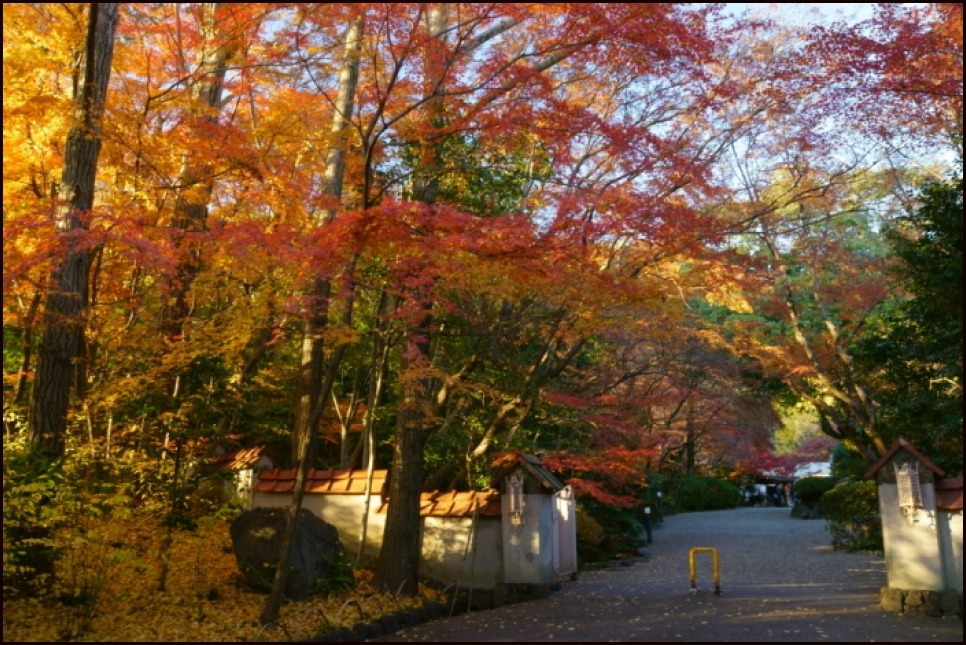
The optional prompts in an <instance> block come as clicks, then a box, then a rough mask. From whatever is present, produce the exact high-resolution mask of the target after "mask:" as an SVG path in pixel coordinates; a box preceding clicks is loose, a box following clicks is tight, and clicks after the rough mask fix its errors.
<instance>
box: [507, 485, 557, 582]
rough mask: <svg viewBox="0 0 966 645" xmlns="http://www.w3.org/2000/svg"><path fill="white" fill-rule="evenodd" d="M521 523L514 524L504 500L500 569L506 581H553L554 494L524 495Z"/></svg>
mask: <svg viewBox="0 0 966 645" xmlns="http://www.w3.org/2000/svg"><path fill="white" fill-rule="evenodd" d="M523 497H524V503H525V506H524V513H523V522H520V523H515V522H514V521H513V520H512V518H511V517H510V513H509V511H508V510H507V508H506V506H505V504H506V503H507V500H508V499H509V496H508V495H506V496H504V499H503V503H504V508H503V521H502V524H503V571H504V574H503V575H504V581H505V582H508V583H527V584H553V583H554V582H555V580H556V574H555V572H554V566H553V535H552V532H553V497H551V496H550V495H524V496H523Z"/></svg>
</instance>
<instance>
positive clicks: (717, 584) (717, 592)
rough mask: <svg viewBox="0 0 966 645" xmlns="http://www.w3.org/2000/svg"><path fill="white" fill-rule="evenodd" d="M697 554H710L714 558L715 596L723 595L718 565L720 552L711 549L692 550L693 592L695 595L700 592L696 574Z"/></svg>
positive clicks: (697, 548)
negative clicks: (695, 557) (695, 560)
mask: <svg viewBox="0 0 966 645" xmlns="http://www.w3.org/2000/svg"><path fill="white" fill-rule="evenodd" d="M697 553H710V554H711V556H712V561H713V564H714V595H716V596H720V595H721V569H720V567H719V565H718V550H717V549H712V548H710V547H701V546H698V547H694V548H693V549H691V556H690V564H691V592H692V593H694V592H696V591H697V590H698V585H697V576H696V574H695V566H694V556H695V554H697Z"/></svg>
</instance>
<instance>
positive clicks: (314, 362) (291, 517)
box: [259, 19, 363, 625]
mask: <svg viewBox="0 0 966 645" xmlns="http://www.w3.org/2000/svg"><path fill="white" fill-rule="evenodd" d="M362 28H363V21H362V20H361V19H359V20H354V21H353V22H352V23H351V24H350V25H349V28H348V29H347V30H346V36H345V56H344V59H343V63H342V72H341V73H340V75H339V93H338V99H337V101H336V108H335V111H334V113H333V115H332V128H331V132H332V136H333V139H332V143H331V145H330V146H329V152H328V156H327V158H326V168H325V181H326V189H327V192H328V193H329V194H330V195H332V196H333V197H341V196H342V181H343V176H344V174H345V150H344V148H345V131H346V129H347V127H348V124H349V118H350V116H351V114H352V106H353V104H354V100H355V87H356V83H357V80H358V77H359V48H360V45H361V40H362ZM333 217H335V211H331V210H330V211H327V212H326V213H324V215H323V218H322V219H323V221H322V223H323V224H326V223H328V222H330V221H331V220H332V218H333ZM329 291H330V285H329V283H328V281H327V280H324V279H321V278H316V280H315V282H314V293H313V296H314V297H315V298H316V302H313V303H312V307H313V312H312V314H311V315H310V316H309V318H308V320H307V321H306V324H305V334H304V337H303V341H302V364H301V369H300V370H299V407H298V410H297V416H296V423H295V432H294V433H293V440H294V448H295V450H294V452H295V455H294V458H295V459H294V461H295V464H296V468H297V469H298V470H297V473H296V476H295V491H294V492H293V494H292V503H291V504H290V505H289V509H288V519H287V522H286V526H285V534H284V535H283V536H282V545H281V547H280V549H281V552H280V553H279V562H278V566H277V568H276V571H275V580H274V582H273V585H272V592H271V594H269V597H268V599H267V600H266V601H265V607H264V608H263V609H262V614H261V617H260V619H259V620H260V622H261V624H263V625H267V624H269V623H273V622H275V620H276V619H277V618H278V612H279V610H280V609H281V607H282V600H283V598H284V596H285V586H286V584H287V583H288V568H289V562H290V560H291V556H292V546H293V537H294V535H295V524H296V520H297V518H298V514H299V509H301V508H302V497H303V495H304V490H303V489H304V486H305V475H306V471H307V470H308V468H309V464H310V463H311V461H312V459H313V457H314V455H313V453H314V442H315V434H316V432H315V429H316V427H317V426H318V424H319V419H320V418H321V416H322V406H323V404H324V403H325V399H326V397H327V396H328V393H329V391H330V390H331V388H332V383H333V381H334V380H335V372H336V368H337V366H338V364H339V362H340V361H341V358H342V354H343V353H344V350H345V347H344V346H343V347H341V348H340V349H339V351H337V352H336V354H335V355H334V356H333V357H332V359H331V361H330V362H329V366H328V369H327V370H325V372H326V373H325V378H324V379H323V378H322V377H323V359H324V354H323V339H322V331H323V330H324V329H325V325H326V323H327V320H328V300H329ZM346 316H347V317H348V316H351V307H350V306H348V305H347V307H346Z"/></svg>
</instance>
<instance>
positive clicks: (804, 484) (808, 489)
mask: <svg viewBox="0 0 966 645" xmlns="http://www.w3.org/2000/svg"><path fill="white" fill-rule="evenodd" d="M836 481H837V480H835V479H833V478H832V477H802V478H801V479H799V480H798V481H796V482H795V484H794V485H793V486H792V491H794V493H795V494H796V495H798V499H799V501H800V502H801V503H802V504H805V505H806V506H815V505H816V504H818V502H819V500H821V499H822V497H823V496H824V495H825V494H826V493H827V492H828V491H830V490H832V488H833V487H834V486H835V484H836Z"/></svg>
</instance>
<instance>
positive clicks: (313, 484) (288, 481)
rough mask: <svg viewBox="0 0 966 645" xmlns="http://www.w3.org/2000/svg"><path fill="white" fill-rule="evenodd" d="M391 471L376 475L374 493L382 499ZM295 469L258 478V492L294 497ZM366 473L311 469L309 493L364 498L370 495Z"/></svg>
mask: <svg viewBox="0 0 966 645" xmlns="http://www.w3.org/2000/svg"><path fill="white" fill-rule="evenodd" d="M388 474H389V473H388V471H386V470H375V471H373V473H372V489H371V490H372V492H373V494H374V495H381V494H382V493H383V488H384V487H385V484H386V478H387V477H388ZM296 475H297V471H296V470H295V469H286V470H281V469H278V470H265V471H262V472H261V473H260V474H259V476H258V481H257V482H256V483H255V490H256V491H258V492H261V493H291V492H292V491H293V490H295V476H296ZM367 477H368V474H367V472H366V471H365V470H320V469H315V468H310V469H309V470H308V472H306V473H305V492H306V493H315V494H323V495H326V494H328V495H339V494H341V495H362V494H364V493H365V491H366V479H367Z"/></svg>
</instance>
